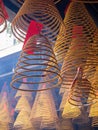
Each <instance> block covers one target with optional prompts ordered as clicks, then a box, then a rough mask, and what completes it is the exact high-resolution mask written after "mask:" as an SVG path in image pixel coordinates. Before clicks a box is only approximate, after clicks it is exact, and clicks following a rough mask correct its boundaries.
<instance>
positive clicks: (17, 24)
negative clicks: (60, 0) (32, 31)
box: [12, 0, 63, 42]
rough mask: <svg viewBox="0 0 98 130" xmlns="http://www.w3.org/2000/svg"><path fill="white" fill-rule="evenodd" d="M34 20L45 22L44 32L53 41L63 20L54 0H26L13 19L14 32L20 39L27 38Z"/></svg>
mask: <svg viewBox="0 0 98 130" xmlns="http://www.w3.org/2000/svg"><path fill="white" fill-rule="evenodd" d="M32 20H35V21H37V22H39V23H41V24H43V29H42V34H43V35H44V36H47V37H48V39H49V40H50V41H52V42H54V41H55V40H56V37H57V34H58V32H59V27H60V24H63V20H62V18H61V16H60V14H59V11H58V10H57V8H56V7H55V4H54V2H53V0H48V1H44V0H39V1H38V0H25V2H24V4H23V5H22V7H21V8H20V10H19V11H18V13H17V15H16V16H15V18H14V19H13V21H12V32H13V34H14V35H15V37H17V38H18V39H19V40H20V41H22V42H23V41H24V40H25V35H26V32H27V29H28V26H29V24H30V22H31V21H32Z"/></svg>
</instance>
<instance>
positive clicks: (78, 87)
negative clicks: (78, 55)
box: [68, 68, 96, 106]
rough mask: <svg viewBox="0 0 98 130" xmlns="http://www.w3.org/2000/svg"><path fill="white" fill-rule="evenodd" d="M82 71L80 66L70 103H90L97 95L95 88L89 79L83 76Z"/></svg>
mask: <svg viewBox="0 0 98 130" xmlns="http://www.w3.org/2000/svg"><path fill="white" fill-rule="evenodd" d="M82 72H83V71H82V70H81V68H78V70H77V74H76V76H75V79H74V81H73V83H72V87H71V91H70V94H69V98H68V101H69V103H70V104H72V105H75V106H82V105H84V106H87V105H90V104H92V103H93V102H94V99H95V97H96V94H95V89H94V88H93V87H92V86H91V84H90V82H89V81H88V80H87V79H85V78H82Z"/></svg>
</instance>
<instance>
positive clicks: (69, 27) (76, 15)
mask: <svg viewBox="0 0 98 130" xmlns="http://www.w3.org/2000/svg"><path fill="white" fill-rule="evenodd" d="M64 25H65V29H66V31H64V30H65V29H64V28H63V26H62V25H61V26H60V31H59V34H58V36H57V39H56V42H55V46H54V52H55V54H56V58H57V60H58V62H60V63H62V62H63V59H64V57H65V55H66V52H67V51H68V49H69V46H70V44H71V41H72V38H73V27H75V26H80V31H81V28H82V30H83V34H84V36H85V38H87V40H88V42H89V43H91V44H92V42H93V38H94V33H95V31H96V29H97V26H96V24H95V22H94V21H93V19H92V17H91V16H90V15H89V12H88V11H87V9H86V7H85V5H84V4H83V3H77V2H71V3H70V4H69V7H68V9H67V11H66V14H65V18H64ZM62 32H63V33H62Z"/></svg>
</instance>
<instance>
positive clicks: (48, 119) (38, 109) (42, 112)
mask: <svg viewBox="0 0 98 130" xmlns="http://www.w3.org/2000/svg"><path fill="white" fill-rule="evenodd" d="M39 87H41V88H44V89H45V88H46V86H45V85H44V86H39ZM41 88H40V89H41ZM47 102H48V103H47ZM30 120H31V122H32V123H33V125H34V126H35V127H38V126H40V128H41V129H43V128H48V129H50V128H52V129H53V128H55V127H56V124H57V121H58V116H57V112H56V107H55V102H54V99H53V95H52V93H51V90H48V91H41V92H40V93H37V95H36V97H35V101H34V104H33V106H32V110H31V115H30Z"/></svg>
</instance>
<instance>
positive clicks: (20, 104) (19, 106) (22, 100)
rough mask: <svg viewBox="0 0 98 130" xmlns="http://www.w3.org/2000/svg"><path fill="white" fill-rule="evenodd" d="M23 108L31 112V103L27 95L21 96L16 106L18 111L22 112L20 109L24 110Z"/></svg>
mask: <svg viewBox="0 0 98 130" xmlns="http://www.w3.org/2000/svg"><path fill="white" fill-rule="evenodd" d="M24 103H25V105H24ZM22 110H23V111H26V112H28V113H30V112H31V107H30V103H29V101H28V100H27V99H26V97H25V96H22V97H20V99H19V100H18V102H17V105H16V107H15V111H17V112H20V111H22Z"/></svg>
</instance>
